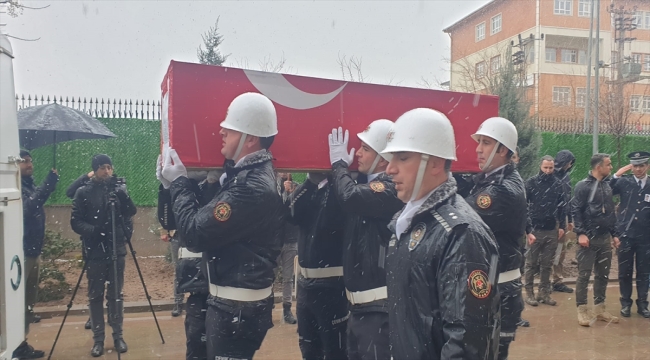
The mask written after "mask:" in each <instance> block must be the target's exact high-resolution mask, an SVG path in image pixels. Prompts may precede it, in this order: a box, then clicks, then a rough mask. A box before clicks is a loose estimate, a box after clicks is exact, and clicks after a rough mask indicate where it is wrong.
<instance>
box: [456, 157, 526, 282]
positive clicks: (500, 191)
mask: <svg viewBox="0 0 650 360" xmlns="http://www.w3.org/2000/svg"><path fill="white" fill-rule="evenodd" d="M474 182H475V184H474V188H472V191H471V192H470V195H469V196H468V197H467V199H465V200H467V203H468V204H469V205H470V206H471V207H472V208H473V209H474V210H475V211H476V212H477V213H478V215H479V216H480V217H481V219H483V221H484V222H485V223H486V224H487V226H489V227H490V230H492V232H493V233H494V237H495V238H496V240H497V244H499V272H500V273H502V272H506V271H509V270H514V269H519V268H520V265H521V262H522V261H523V255H522V253H521V250H522V246H521V239H523V238H524V236H525V232H526V224H527V222H528V220H527V219H528V215H527V214H528V204H527V203H526V190H525V188H524V181H523V180H522V179H521V176H519V172H518V171H517V170H516V169H515V167H514V165H513V164H512V163H510V164H508V165H506V166H505V167H504V168H502V169H500V170H499V171H497V172H495V173H493V174H491V175H490V176H488V177H486V176H485V173H482V174H479V175H478V176H477V177H476V178H475V179H474Z"/></svg>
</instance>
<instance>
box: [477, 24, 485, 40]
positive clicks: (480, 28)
mask: <svg viewBox="0 0 650 360" xmlns="http://www.w3.org/2000/svg"><path fill="white" fill-rule="evenodd" d="M483 39H485V23H484V22H482V23H480V24H478V25H476V41H481V40H483Z"/></svg>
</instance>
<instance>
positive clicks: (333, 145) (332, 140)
mask: <svg viewBox="0 0 650 360" xmlns="http://www.w3.org/2000/svg"><path fill="white" fill-rule="evenodd" d="M328 137H329V144H330V162H331V163H332V164H334V163H335V162H337V161H339V160H343V161H345V163H346V164H348V165H350V164H352V160H354V148H352V150H350V153H348V138H349V137H350V133H349V132H348V131H347V130H345V137H343V128H341V127H339V128H338V130H337V129H332V133H331V134H330V135H328Z"/></svg>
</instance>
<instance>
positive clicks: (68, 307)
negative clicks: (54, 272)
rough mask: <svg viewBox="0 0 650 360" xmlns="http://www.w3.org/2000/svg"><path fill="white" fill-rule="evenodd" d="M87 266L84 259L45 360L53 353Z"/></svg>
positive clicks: (48, 359)
mask: <svg viewBox="0 0 650 360" xmlns="http://www.w3.org/2000/svg"><path fill="white" fill-rule="evenodd" d="M87 266H88V261H84V267H83V269H81V274H79V280H77V286H75V287H74V291H73V292H72V297H71V298H70V302H69V303H68V306H67V309H66V310H65V315H63V321H61V326H60V327H59V332H58V333H56V338H55V339H54V344H52V349H51V350H50V354H49V355H48V356H47V360H50V358H51V357H52V354H53V353H54V348H55V347H56V343H57V341H59V335H61V330H63V324H65V319H67V318H68V313H69V312H70V308H72V302H73V301H74V298H75V296H76V295H77V290H79V285H80V284H81V279H83V277H84V273H85V272H86V267H87Z"/></svg>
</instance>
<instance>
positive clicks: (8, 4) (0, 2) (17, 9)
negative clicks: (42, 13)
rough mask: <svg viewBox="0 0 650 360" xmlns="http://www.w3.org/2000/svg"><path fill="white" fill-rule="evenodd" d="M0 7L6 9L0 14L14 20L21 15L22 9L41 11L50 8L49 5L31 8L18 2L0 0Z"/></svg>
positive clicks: (15, 0) (17, 0)
mask: <svg viewBox="0 0 650 360" xmlns="http://www.w3.org/2000/svg"><path fill="white" fill-rule="evenodd" d="M0 6H2V7H3V8H5V9H6V11H0V14H7V15H9V16H11V17H14V18H15V17H17V16H18V15H22V14H23V10H24V9H29V10H41V9H45V8H48V7H50V5H47V6H42V7H31V6H27V5H23V4H21V2H20V1H19V0H0Z"/></svg>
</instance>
